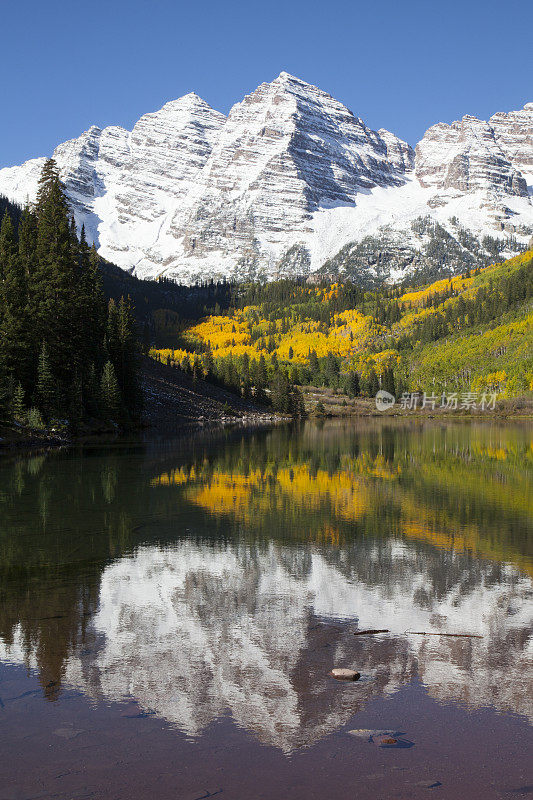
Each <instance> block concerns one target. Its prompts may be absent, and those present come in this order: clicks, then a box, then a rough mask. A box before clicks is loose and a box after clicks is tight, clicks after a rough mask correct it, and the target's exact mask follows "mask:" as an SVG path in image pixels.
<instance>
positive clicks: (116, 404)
mask: <svg viewBox="0 0 533 800" xmlns="http://www.w3.org/2000/svg"><path fill="white" fill-rule="evenodd" d="M100 398H101V408H102V410H103V411H104V413H105V414H106V415H107V416H108V417H113V416H116V415H117V414H118V412H119V411H120V407H121V404H122V403H121V396H120V388H119V385H118V380H117V375H116V372H115V368H114V366H113V364H112V363H111V361H106V363H105V365H104V369H103V372H102V381H101V384H100Z"/></svg>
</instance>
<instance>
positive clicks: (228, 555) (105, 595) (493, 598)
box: [0, 540, 533, 750]
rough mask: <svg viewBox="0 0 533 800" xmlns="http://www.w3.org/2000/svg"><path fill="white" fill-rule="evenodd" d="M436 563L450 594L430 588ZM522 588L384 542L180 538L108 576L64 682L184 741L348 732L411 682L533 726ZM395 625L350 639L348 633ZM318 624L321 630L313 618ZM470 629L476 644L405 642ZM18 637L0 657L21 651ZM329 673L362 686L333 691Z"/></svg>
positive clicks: (460, 560) (525, 581)
mask: <svg viewBox="0 0 533 800" xmlns="http://www.w3.org/2000/svg"><path fill="white" fill-rule="evenodd" d="M443 569H445V570H446V578H447V587H446V590H445V591H442V586H440V584H439V582H438V581H436V580H435V576H436V575H438V574H439V573H440V572H441V570H443ZM531 594H532V585H531V581H530V579H529V578H528V577H525V576H524V575H521V574H520V573H518V571H517V570H515V569H514V568H512V567H505V566H503V567H502V566H500V567H496V566H494V565H492V564H490V563H486V562H481V561H475V560H472V559H471V558H469V557H467V556H465V555H457V554H456V555H453V556H452V555H451V554H446V553H442V552H441V551H434V552H433V553H432V554H428V553H422V552H421V551H420V550H419V549H418V548H416V547H414V546H413V545H411V544H409V545H403V544H400V543H398V542H395V541H393V540H386V541H378V542H376V541H374V542H373V543H370V542H368V541H367V542H366V543H363V544H361V543H359V544H357V545H354V546H353V547H352V548H351V549H349V550H348V549H341V550H338V551H335V552H332V551H323V550H321V549H319V548H314V547H302V548H286V547H282V546H279V545H274V544H270V545H265V546H264V547H261V546H251V545H244V544H242V545H225V546H222V545H211V546H207V545H205V546H202V545H198V544H194V543H191V542H184V543H180V544H178V545H176V546H175V547H172V548H167V549H160V548H157V547H145V548H140V549H139V550H138V552H137V553H136V554H135V555H133V556H131V557H127V558H123V559H121V560H119V561H117V562H115V563H114V564H112V565H110V566H109V567H108V568H107V569H106V570H105V571H104V573H103V576H102V580H101V588H100V602H99V608H98V611H97V612H96V613H95V615H94V616H93V618H92V621H91V629H92V631H91V632H92V644H89V648H88V649H86V650H85V651H84V652H83V654H80V653H79V652H73V653H72V655H71V657H70V658H69V659H68V661H67V664H66V668H65V679H66V681H67V682H68V683H71V684H74V685H76V686H79V687H82V688H83V690H84V691H85V692H87V693H88V694H90V695H91V696H95V697H98V696H101V697H103V698H106V699H109V700H114V699H125V698H128V697H130V696H132V697H133V698H135V699H136V700H137V701H138V702H139V703H140V705H141V706H142V707H143V708H145V709H150V710H153V711H155V712H156V713H157V714H158V715H160V716H161V717H164V718H165V719H167V720H168V721H170V722H171V723H174V724H175V725H176V726H177V727H179V728H180V729H181V730H183V731H185V732H186V733H188V734H190V735H196V734H198V733H199V732H200V731H201V730H202V729H203V728H205V727H206V726H207V725H208V724H209V723H210V722H212V721H214V720H215V719H216V718H218V717H220V716H221V715H223V714H225V713H227V712H228V711H229V712H230V713H231V714H232V716H233V718H234V719H235V720H236V722H237V723H238V724H240V725H242V726H243V727H245V728H247V729H251V730H253V731H254V732H255V733H256V735H257V736H258V737H259V738H260V739H261V740H262V741H264V742H267V743H269V744H273V745H276V746H279V747H281V748H283V749H285V750H290V749H292V748H293V747H296V746H300V745H302V744H306V743H311V742H313V741H315V740H317V739H319V738H321V737H322V736H324V735H326V734H327V733H329V732H331V731H333V730H335V729H337V728H338V727H339V726H341V725H343V724H344V723H346V722H347V721H348V720H349V718H350V717H351V716H352V715H353V713H354V712H355V711H357V710H358V709H359V708H361V707H362V706H364V705H365V703H366V702H367V701H368V700H369V699H370V698H371V697H372V696H375V695H383V694H390V693H392V692H394V691H395V690H396V689H398V688H399V687H400V686H401V685H403V684H405V683H406V682H409V681H410V680H412V679H414V678H416V677H417V676H418V677H419V678H420V679H421V680H422V681H423V682H424V683H425V684H426V686H427V688H428V691H429V693H430V695H432V696H433V697H435V698H436V699H437V700H439V701H453V702H460V703H464V704H466V705H468V706H474V707H477V706H483V705H490V706H494V707H495V708H496V709H498V710H501V711H514V712H518V713H520V714H524V715H525V716H527V717H529V718H530V719H533V699H532V693H531V692H530V691H527V689H528V688H531V686H530V687H527V686H526V685H525V684H526V683H527V680H528V676H531V674H532V671H531V668H532V666H533V663H532V661H533V658H532V649H531V643H532V640H531V638H530V637H529V628H528V626H529V616H530V606H529V607H528V604H529V602H530V599H531ZM348 620H349V621H352V622H354V623H355V621H356V620H357V621H358V624H359V627H363V628H366V627H376V626H379V627H386V628H390V630H391V635H390V636H386V637H361V638H359V637H353V636H352V635H351V631H352V630H353V629H354V628H355V624H354V625H347V624H346V622H347V621H348ZM320 623H323V624H320ZM406 630H426V631H427V630H434V631H438V630H445V631H465V630H466V631H468V632H472V633H481V634H483V637H484V638H483V639H470V640H469V639H448V638H445V637H442V638H439V637H419V636H403V635H402V634H403V632H404V631H406ZM17 649H18V647H17V642H16V640H15V642H14V643H13V646H12V647H11V648H8V650H11V652H10V653H9V652H5V650H4V652H3V653H2V652H1V650H0V657H3V658H6V657H7V658H9V657H11V658H12V659H13V658H15V659H16V658H17V655H18V656H20V655H21V654H20V653H17V652H16V651H17ZM335 665H337V666H338V665H349V666H354V667H356V668H357V669H359V670H360V671H361V672H362V673H363V675H364V676H365V678H366V677H368V680H366V679H365V680H362V681H361V682H359V683H358V684H356V685H347V686H343V685H342V686H339V685H338V684H333V682H332V681H330V680H329V679H328V678H327V677H326V673H327V671H328V670H329V669H331V667H333V666H335Z"/></svg>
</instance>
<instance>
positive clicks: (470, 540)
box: [402, 518, 533, 577]
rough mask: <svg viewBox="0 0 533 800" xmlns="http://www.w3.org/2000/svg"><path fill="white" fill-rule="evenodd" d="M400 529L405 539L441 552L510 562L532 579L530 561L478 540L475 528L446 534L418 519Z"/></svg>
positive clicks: (532, 568) (500, 547)
mask: <svg viewBox="0 0 533 800" xmlns="http://www.w3.org/2000/svg"><path fill="white" fill-rule="evenodd" d="M402 529H403V533H404V535H405V536H406V537H407V538H409V539H416V540H417V541H420V542H429V543H430V544H432V545H434V546H435V547H438V548H439V549H442V550H447V551H449V552H453V551H456V552H469V553H472V554H473V555H477V556H482V557H483V558H489V559H493V560H495V561H507V560H509V561H512V562H513V563H514V564H516V565H517V566H519V567H520V568H521V569H523V570H524V571H525V572H527V573H528V574H529V575H531V576H532V577H533V565H532V564H531V560H530V559H528V558H525V557H523V556H520V555H519V554H517V553H516V552H514V551H511V552H507V550H506V548H505V545H500V544H492V543H491V542H489V541H487V540H485V539H480V537H479V530H478V528H477V527H476V526H471V527H468V528H465V529H463V530H459V531H456V530H450V531H448V532H446V531H442V530H439V529H437V528H435V527H434V525H433V524H432V523H431V521H428V520H426V521H424V520H423V519H420V518H419V519H417V520H407V521H406V522H404V523H403V526H402Z"/></svg>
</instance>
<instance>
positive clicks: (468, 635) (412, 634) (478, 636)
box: [405, 631, 483, 639]
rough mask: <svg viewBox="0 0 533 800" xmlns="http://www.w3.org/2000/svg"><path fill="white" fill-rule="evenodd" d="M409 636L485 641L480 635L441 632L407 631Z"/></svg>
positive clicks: (406, 633)
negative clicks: (448, 637)
mask: <svg viewBox="0 0 533 800" xmlns="http://www.w3.org/2000/svg"><path fill="white" fill-rule="evenodd" d="M405 635H406V636H407V635H409V636H455V637H458V638H466V639H483V636H481V635H480V634H479V633H440V632H439V631H405Z"/></svg>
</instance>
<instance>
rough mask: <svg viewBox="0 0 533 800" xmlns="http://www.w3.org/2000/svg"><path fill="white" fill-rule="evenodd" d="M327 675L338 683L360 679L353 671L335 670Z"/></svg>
mask: <svg viewBox="0 0 533 800" xmlns="http://www.w3.org/2000/svg"><path fill="white" fill-rule="evenodd" d="M329 674H330V675H331V677H332V678H335V679H336V680H338V681H358V680H359V678H360V677H361V675H360V673H359V672H356V671H355V670H353V669H341V668H335V669H332V670H331V672H330V673H329Z"/></svg>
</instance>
